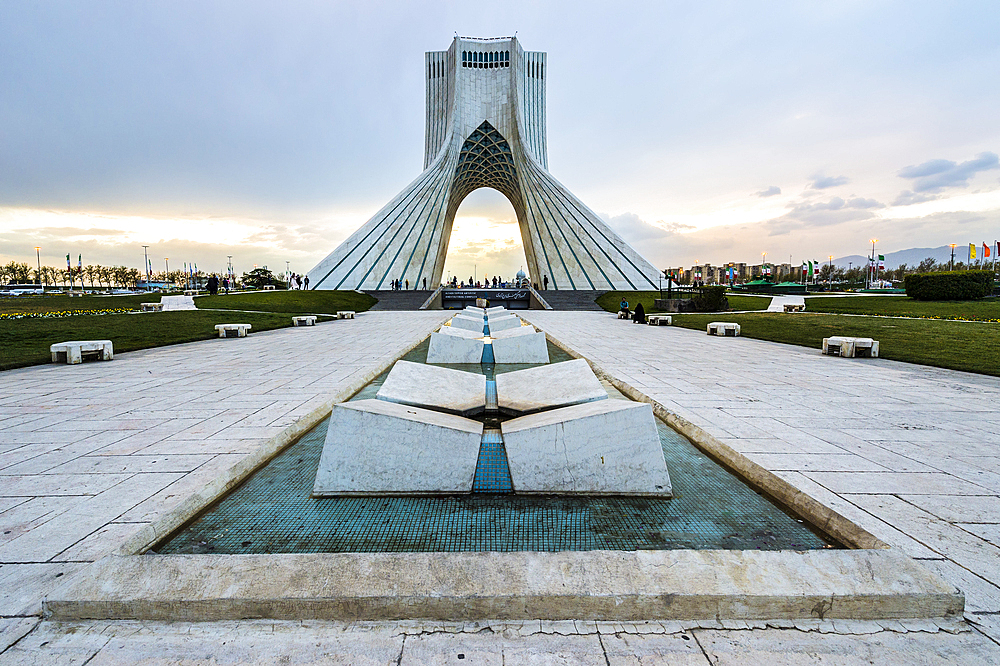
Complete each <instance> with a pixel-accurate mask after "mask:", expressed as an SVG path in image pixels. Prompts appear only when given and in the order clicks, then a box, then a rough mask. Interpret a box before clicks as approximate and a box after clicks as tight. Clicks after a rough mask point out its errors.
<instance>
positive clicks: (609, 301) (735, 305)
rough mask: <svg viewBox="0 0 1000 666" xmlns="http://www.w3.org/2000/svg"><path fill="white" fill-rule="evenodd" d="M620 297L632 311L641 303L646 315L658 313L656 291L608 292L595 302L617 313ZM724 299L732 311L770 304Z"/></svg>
mask: <svg viewBox="0 0 1000 666" xmlns="http://www.w3.org/2000/svg"><path fill="white" fill-rule="evenodd" d="M663 295H664V297H666V295H667V292H666V291H664V292H663ZM622 296H624V297H625V300H627V301H628V304H629V307H630V308H631V309H633V310H634V309H635V306H636V305H638V304H639V303H642V309H643V310H645V311H646V312H647V313H649V312H659V310H657V309H656V308H655V307H654V306H653V301H654V300H656V299H658V298H659V297H660V292H658V291H609V292H607V293H606V294H601V295H600V296H598V297H597V300H596V301H595V302H596V303H597V304H598V305H599V306H601V307H602V308H604V309H605V310H607V311H608V312H618V309H619V307H618V306H619V304H620V303H621V301H622ZM726 298H728V299H729V307H730V309H732V310H766V309H767V306H768V305H770V304H771V298H770V297H760V296H741V295H737V294H726Z"/></svg>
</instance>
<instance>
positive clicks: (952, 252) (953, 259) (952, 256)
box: [948, 243, 956, 271]
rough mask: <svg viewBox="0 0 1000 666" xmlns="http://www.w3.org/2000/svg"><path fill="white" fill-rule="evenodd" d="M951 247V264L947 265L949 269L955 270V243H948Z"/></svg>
mask: <svg viewBox="0 0 1000 666" xmlns="http://www.w3.org/2000/svg"><path fill="white" fill-rule="evenodd" d="M949 245H950V247H951V266H949V267H948V270H949V271H953V270H955V245H956V243H950V244H949Z"/></svg>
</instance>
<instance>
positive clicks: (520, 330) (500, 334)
mask: <svg viewBox="0 0 1000 666" xmlns="http://www.w3.org/2000/svg"><path fill="white" fill-rule="evenodd" d="M448 328H450V327H448ZM534 332H535V327H534V326H518V327H517V328H508V329H505V330H503V331H494V330H493V329H492V328H491V329H490V338H491V339H494V338H513V337H515V336H518V335H531V334H532V333H534Z"/></svg>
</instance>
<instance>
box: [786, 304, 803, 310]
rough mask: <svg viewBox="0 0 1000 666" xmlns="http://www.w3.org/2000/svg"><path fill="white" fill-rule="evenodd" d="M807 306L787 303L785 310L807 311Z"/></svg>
mask: <svg viewBox="0 0 1000 666" xmlns="http://www.w3.org/2000/svg"><path fill="white" fill-rule="evenodd" d="M805 311H806V306H805V305H800V304H797V303H785V312H805Z"/></svg>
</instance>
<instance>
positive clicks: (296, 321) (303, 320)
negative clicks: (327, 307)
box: [292, 315, 316, 326]
mask: <svg viewBox="0 0 1000 666" xmlns="http://www.w3.org/2000/svg"><path fill="white" fill-rule="evenodd" d="M315 325H316V317H315V316H313V315H306V316H304V317H292V326H315Z"/></svg>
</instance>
